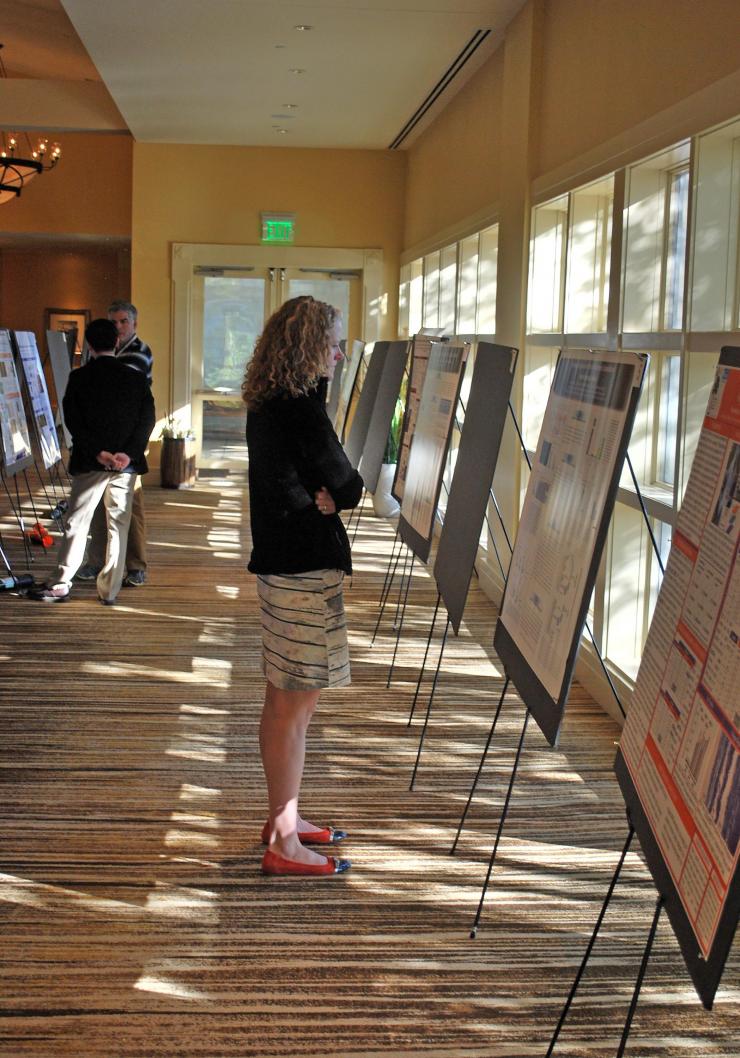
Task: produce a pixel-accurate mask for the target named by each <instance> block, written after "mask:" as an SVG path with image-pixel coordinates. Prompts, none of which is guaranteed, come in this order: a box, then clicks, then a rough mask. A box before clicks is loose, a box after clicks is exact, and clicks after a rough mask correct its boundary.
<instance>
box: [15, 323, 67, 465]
mask: <svg viewBox="0 0 740 1058" xmlns="http://www.w3.org/2000/svg"><path fill="white" fill-rule="evenodd" d="M15 340H16V343H17V345H18V351H19V353H20V357H21V361H22V363H23V372H24V374H25V376H26V385H27V386H28V393H29V397H30V400H31V409H32V411H33V417H34V420H35V422H36V428H37V433H38V439H39V446H40V448H41V457H42V459H43V461H44V466H45V467H46V469H47V470H49V469H50V468H51V467H53V466H54V464H55V463H57V462H58V461H59V460H60V459H61V458H62V453H61V451H60V448H59V438H58V437H57V431H56V427H55V426H54V415H53V413H52V410H51V402H50V401H49V391H48V390H47V388H46V378H45V377H44V370H43V368H42V366H41V358H40V357H39V351H38V346H37V345H36V335H35V334H34V333H33V332H32V331H16V332H15Z"/></svg>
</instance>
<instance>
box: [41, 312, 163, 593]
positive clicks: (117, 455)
mask: <svg viewBox="0 0 740 1058" xmlns="http://www.w3.org/2000/svg"><path fill="white" fill-rule="evenodd" d="M85 338H86V339H87V344H88V346H89V348H90V351H91V358H90V360H89V361H88V363H87V364H85V366H84V367H81V368H78V369H77V370H76V371H73V372H72V374H71V375H70V376H69V382H68V384H67V391H66V393H65V394H64V400H63V402H62V403H63V408H64V420H65V422H66V424H67V427H68V429H69V432H70V433H71V435H72V453H71V456H70V461H69V472H70V474H71V475H72V493H71V495H70V499H69V508H68V513H67V535H66V537H65V538H64V540H63V541H62V545H61V548H60V551H59V565H58V566H57V569H56V570H55V571H54V573H53V575H52V577H51V578H50V579H49V581H48V582H47V584H46V585H45V586H43V587H41V588H37V589H36V590H35V591H32V592H29V595H30V596H31V598H33V599H36V600H38V601H41V602H65V601H66V600H67V599H68V598H69V595H70V591H71V586H72V578H73V577H74V575H75V573H76V572H77V570H78V569H79V567H80V565H81V564H82V561H83V558H84V555H85V544H86V542H87V533H88V529H89V528H90V523H91V521H92V517H93V514H94V513H95V508H96V507H97V505H98V503H99V501H100V500H101V499H102V500H103V502H104V504H105V513H106V521H107V528H108V534H107V535H108V539H107V546H106V554H105V564H104V565H103V567H102V569H101V570H100V573H99V574H98V577H97V585H98V596H99V598H100V601H101V602H102V603H105V604H106V605H111V604H112V603H114V602H115V599H116V596H117V595H118V592H119V590H120V587H121V582H122V580H123V574H124V570H125V565H126V540H127V537H128V528H129V523H130V521H131V507H132V503H133V498H134V485H135V483H136V478H137V475H138V474H145V473H146V471H147V469H148V468H147V463H146V456H145V455H144V450H145V448H146V445H147V442H148V440H149V435H150V434H151V432H152V430H153V428H154V421H155V414H154V400H153V398H152V393H151V389H150V387H149V383H148V382H147V379H146V376H145V375H144V374H143V373H142V372H140V371H132V370H131V368H130V367H128V366H127V365H126V364H125V363H123V362H121V361H119V360H118V359H117V358H116V352H115V350H116V342H117V339H118V333H117V331H116V326H115V324H114V323H113V322H111V321H110V320H103V319H100V320H93V322H92V323H91V324H90V325H89V327H88V328H87V330H86V331H85Z"/></svg>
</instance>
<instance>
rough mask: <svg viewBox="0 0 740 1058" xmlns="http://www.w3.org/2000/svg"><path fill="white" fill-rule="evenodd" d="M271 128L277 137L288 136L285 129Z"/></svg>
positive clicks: (274, 126) (275, 126)
mask: <svg viewBox="0 0 740 1058" xmlns="http://www.w3.org/2000/svg"><path fill="white" fill-rule="evenodd" d="M272 127H273V128H274V129H275V132H277V134H278V136H287V135H288V130H287V129H281V128H278V126H277V125H273V126H272Z"/></svg>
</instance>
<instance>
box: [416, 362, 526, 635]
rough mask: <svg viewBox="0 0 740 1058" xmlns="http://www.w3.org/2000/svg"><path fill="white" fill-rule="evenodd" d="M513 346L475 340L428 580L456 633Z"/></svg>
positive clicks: (505, 404) (500, 428)
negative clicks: (431, 580) (431, 576)
mask: <svg viewBox="0 0 740 1058" xmlns="http://www.w3.org/2000/svg"><path fill="white" fill-rule="evenodd" d="M516 361H517V350H516V349H512V348H510V347H509V346H505V345H494V344H492V343H491V342H479V343H478V345H477V348H476V353H475V367H474V369H473V379H472V383H471V386H470V396H469V397H468V402H467V408H466V409H465V420H464V422H463V428H462V433H461V436H460V447H459V450H458V453H457V462H456V463H455V473H454V475H453V478H452V485H451V487H450V495H449V498H448V500H447V509H446V510H445V520H444V524H443V526H442V531H441V533H440V538H439V547H438V549H437V557H436V559H435V562H434V579H435V581H436V582H437V590H438V591H439V594H440V595H441V596H442V601H443V602H444V605H445V609H446V610H447V616H448V618H449V621H450V623H451V625H452V627H453V629H454V630H455V633H457V632H458V630H459V628H460V622H461V621H462V616H463V611H464V609H465V600H466V599H467V595H468V587H469V586H470V578H471V576H472V574H473V567H474V565H475V558H476V555H477V553H478V544H479V541H480V534H481V527H482V525H483V519H484V517H485V513H486V507H487V505H488V500H489V496H490V488H491V482H492V480H493V474H494V471H495V469H496V462H497V460H498V454H499V448H500V447H501V438H502V436H503V432H504V425H505V423H506V413H507V411H508V409H509V398H510V396H511V387H512V384H513V382H514V372H515V370H516Z"/></svg>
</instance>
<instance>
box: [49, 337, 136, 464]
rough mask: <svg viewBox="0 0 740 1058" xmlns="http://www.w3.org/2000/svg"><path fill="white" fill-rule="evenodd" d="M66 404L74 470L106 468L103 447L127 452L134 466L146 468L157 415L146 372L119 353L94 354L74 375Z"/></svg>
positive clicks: (64, 403) (68, 388)
mask: <svg viewBox="0 0 740 1058" xmlns="http://www.w3.org/2000/svg"><path fill="white" fill-rule="evenodd" d="M62 407H63V408H64V421H65V422H66V424H67V429H68V430H69V432H70V433H71V434H72V454H71V456H70V460H69V472H70V474H86V473H88V472H89V471H91V470H97V471H102V470H104V469H105V467H103V466H101V464H100V463H98V460H97V455H98V452H111V453H115V452H125V453H126V455H127V456H129V457H130V459H131V468H132V469H133V470H134V471H135V472H136V473H137V474H146V472H147V470H148V469H149V468H148V466H147V462H146V456H145V455H144V449H145V448H146V445H147V441H148V440H149V435H150V433H151V432H152V430H153V429H154V420H155V415H154V400H153V398H152V393H151V389H150V388H149V383H148V382H147V380H146V375H143V374H142V373H141V372H140V371H135V370H134V369H133V368H131V367H128V366H127V365H126V364H125V363H122V362H121V361H119V360H116V358H115V357H114V356H99V357H93V358H91V359H90V360H89V361H88V362H87V363H86V364H85V366H84V367H79V368H77V370H76V371H73V372H72V374H71V375H70V376H69V382H68V383H67V391H66V393H65V394H64V400H63V402H62Z"/></svg>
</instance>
